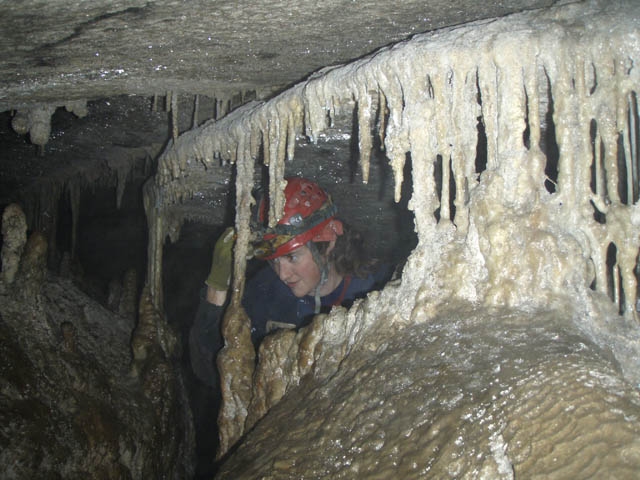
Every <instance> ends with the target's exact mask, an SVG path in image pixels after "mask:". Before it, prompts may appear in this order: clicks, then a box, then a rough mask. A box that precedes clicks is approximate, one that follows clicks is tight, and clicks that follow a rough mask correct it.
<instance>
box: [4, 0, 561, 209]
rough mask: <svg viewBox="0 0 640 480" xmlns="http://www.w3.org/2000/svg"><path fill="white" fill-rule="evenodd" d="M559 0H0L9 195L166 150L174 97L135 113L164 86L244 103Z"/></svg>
mask: <svg viewBox="0 0 640 480" xmlns="http://www.w3.org/2000/svg"><path fill="white" fill-rule="evenodd" d="M555 3H557V2H554V1H552V0H491V1H488V2H476V1H471V0H432V1H429V2H424V1H418V0H407V1H403V2H382V1H380V0H362V1H354V0H329V1H324V2H316V1H313V2H312V1H310V0H298V1H290V2H282V1H277V0H267V1H264V0H263V1H253V0H251V1H249V0H240V1H237V0H209V1H205V0H194V1H177V0H158V1H126V2H124V1H117V2H113V1H105V0H100V1H90V2H89V1H71V2H70V1H67V0H64V1H63V0H52V1H51V0H50V1H37V0H28V1H21V2H12V1H3V2H0V11H1V13H2V14H1V15H0V29H1V31H2V34H1V35H0V42H1V43H0V47H1V48H0V112H4V113H3V116H2V121H3V126H2V132H1V136H0V145H1V146H0V156H1V158H2V160H1V164H0V171H1V172H2V175H1V176H0V187H1V188H0V190H1V191H2V195H0V197H1V198H0V200H1V202H0V203H2V204H6V203H8V202H9V201H13V192H15V191H22V192H24V191H25V189H28V188H29V185H30V184H32V183H33V182H34V181H36V182H42V181H43V179H49V180H51V181H60V182H62V183H64V182H66V181H67V180H68V179H69V178H72V177H74V176H77V175H81V176H83V177H85V178H104V172H103V171H101V169H104V168H107V169H111V170H113V171H115V170H117V169H118V168H119V166H118V164H119V163H122V162H126V161H127V159H131V158H139V157H140V156H147V157H149V158H154V157H155V156H157V155H158V153H159V152H160V151H161V149H162V148H163V146H164V145H165V144H166V142H167V140H168V139H169V138H170V137H171V118H169V117H170V115H168V114H167V113H166V112H167V110H166V108H165V110H164V111H163V109H162V108H160V109H159V110H158V111H151V112H149V113H148V115H146V116H145V117H144V118H142V117H141V116H140V115H139V111H140V109H143V108H144V109H146V111H149V110H150V108H149V100H148V99H149V98H152V97H153V96H154V95H157V96H158V97H162V99H163V100H162V101H166V100H165V95H166V94H167V92H174V93H177V94H179V95H182V97H181V101H183V102H191V104H192V103H193V98H194V96H195V95H199V96H200V95H201V96H202V97H203V98H204V99H215V98H233V96H234V95H236V96H237V95H240V103H242V102H244V101H246V100H251V99H258V100H262V99H267V98H269V97H270V96H273V95H275V94H277V93H278V92H280V91H282V90H284V89H286V88H287V87H288V86H290V85H292V84H295V83H297V82H299V81H301V80H304V79H305V78H306V77H308V76H309V75H310V74H312V73H313V72H314V71H317V70H319V69H321V68H322V67H325V66H330V65H337V64H344V63H347V62H350V61H352V60H354V59H357V58H359V57H362V56H363V55H366V54H369V53H371V52H373V51H375V50H376V49H379V48H381V47H384V46H386V45H390V44H393V43H396V42H399V41H402V40H405V39H407V38H410V37H412V36H413V35H415V34H419V33H422V32H427V31H432V30H435V29H438V28H442V27H445V26H451V25H457V24H462V23H466V22H470V21H473V20H479V19H487V18H493V17H498V16H503V15H506V14H509V13H513V12H518V11H522V10H530V9H536V8H544V7H548V6H550V5H552V4H555ZM247 92H250V95H249V96H247ZM189 96H190V97H189ZM132 97H134V98H132ZM118 98H120V100H118ZM122 98H124V99H125V100H122ZM127 98H129V99H130V100H129V101H127V100H126V99H127ZM142 99H144V100H142ZM77 100H80V101H85V100H86V101H88V102H89V108H88V115H87V117H86V118H80V119H77V121H76V119H75V117H73V116H72V115H71V114H66V116H64V115H63V114H59V111H60V110H63V109H62V108H61V107H63V106H65V105H68V104H69V102H73V101H77ZM205 101H206V100H203V101H202V102H205ZM214 101H215V100H214ZM37 104H47V105H50V106H53V107H54V108H57V109H58V110H57V112H58V117H54V121H53V123H54V124H53V126H52V131H51V134H50V136H49V140H48V143H47V146H46V148H45V149H44V150H41V151H40V152H38V151H37V149H34V148H32V147H33V145H31V144H30V142H29V138H28V135H27V136H25V135H22V137H21V138H17V137H19V136H18V135H17V134H16V133H15V132H13V131H12V130H11V128H10V127H9V124H10V119H11V116H12V115H13V114H14V112H16V111H20V110H21V109H25V108H30V107H31V106H33V105H37ZM189 108H191V107H187V108H186V109H185V108H181V109H180V114H181V116H182V117H184V118H181V119H180V121H181V128H180V133H182V132H183V131H184V130H186V129H188V128H189V127H190V126H192V125H190V122H191V121H192V120H191V119H190V118H189V117H190V116H192V112H189ZM61 115H63V116H61ZM31 143H33V142H31ZM336 148H337V147H336ZM345 155H348V152H347V153H346V154H345ZM105 166H106V167H105ZM78 172H80V173H78ZM90 172H93V173H90ZM52 179H56V180H52ZM205 183H206V182H205ZM210 187H211V188H209V190H210V191H214V193H215V191H217V190H216V189H218V190H219V185H213V186H211V185H210ZM203 190H206V188H205V187H203Z"/></svg>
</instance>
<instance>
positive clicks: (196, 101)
mask: <svg viewBox="0 0 640 480" xmlns="http://www.w3.org/2000/svg"><path fill="white" fill-rule="evenodd" d="M199 108H200V95H198V94H195V95H194V96H193V116H192V119H191V128H196V127H197V126H198V123H199V122H198V110H199Z"/></svg>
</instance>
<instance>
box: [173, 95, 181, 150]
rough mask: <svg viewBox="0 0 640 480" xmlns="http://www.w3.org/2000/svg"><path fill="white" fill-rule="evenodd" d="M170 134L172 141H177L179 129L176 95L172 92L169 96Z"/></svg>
mask: <svg viewBox="0 0 640 480" xmlns="http://www.w3.org/2000/svg"><path fill="white" fill-rule="evenodd" d="M171 132H172V137H173V141H174V142H175V141H176V140H177V139H178V135H179V134H180V129H179V125H178V93H177V92H172V94H171Z"/></svg>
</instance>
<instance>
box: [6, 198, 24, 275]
mask: <svg viewBox="0 0 640 480" xmlns="http://www.w3.org/2000/svg"><path fill="white" fill-rule="evenodd" d="M26 243H27V218H26V216H25V214H24V212H23V211H22V208H21V207H20V205H18V204H17V203H12V204H10V205H8V206H7V207H6V208H5V209H4V211H3V212H2V281H3V282H4V283H5V284H6V285H10V284H12V283H13V280H14V279H15V276H16V273H17V272H18V268H19V267H20V258H21V257H22V252H23V251H24V246H25V244H26Z"/></svg>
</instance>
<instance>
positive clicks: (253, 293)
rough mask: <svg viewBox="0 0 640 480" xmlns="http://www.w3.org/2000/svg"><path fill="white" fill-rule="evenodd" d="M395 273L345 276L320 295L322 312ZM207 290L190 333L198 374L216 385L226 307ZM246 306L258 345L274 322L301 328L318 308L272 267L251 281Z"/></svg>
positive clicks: (383, 269) (380, 284)
mask: <svg viewBox="0 0 640 480" xmlns="http://www.w3.org/2000/svg"><path fill="white" fill-rule="evenodd" d="M392 273H393V270H392V268H391V267H390V266H388V265H380V266H379V267H378V269H377V270H376V271H375V272H374V273H373V274H370V275H369V276H367V277H365V278H358V277H345V279H343V280H342V282H341V283H340V285H338V287H337V288H336V289H335V290H334V291H333V292H331V293H330V294H329V295H327V296H324V297H321V298H320V303H321V312H328V311H329V310H331V307H333V306H334V305H342V306H344V307H347V308H348V307H350V306H351V304H352V303H353V301H354V300H355V299H357V298H363V297H364V296H366V294H367V293H369V292H370V291H372V290H377V289H380V288H382V287H383V286H384V284H385V283H386V282H387V281H388V280H389V279H390V278H391V274H392ZM205 292H206V288H203V290H202V292H201V293H200V304H199V306H198V311H197V312H196V318H195V320H194V323H193V326H192V327H191V331H190V332H189V353H190V357H191V367H192V369H193V371H194V373H195V374H196V376H197V377H198V378H199V379H200V380H202V382H204V383H205V384H207V385H210V386H213V387H216V386H217V385H218V372H217V369H216V366H215V358H216V355H217V354H218V351H219V350H220V349H221V348H222V346H223V345H224V340H223V338H222V332H221V329H220V327H221V325H220V320H221V319H222V313H223V311H224V307H219V306H216V305H212V304H210V303H208V302H207V301H206V300H205ZM242 305H243V306H244V308H245V310H246V312H247V314H248V315H249V318H250V319H251V339H252V341H253V343H254V345H256V347H257V346H258V345H259V344H260V342H261V341H262V339H263V338H264V337H265V335H267V333H269V332H270V331H272V330H273V329H271V328H268V327H270V325H269V323H270V322H279V323H281V324H288V325H289V326H293V327H295V328H300V327H303V326H305V325H307V324H308V323H309V322H310V321H311V319H312V318H313V315H314V311H315V299H314V297H312V296H305V297H302V298H297V297H296V296H295V295H293V293H292V292H291V289H289V287H287V286H286V285H285V284H284V283H282V281H280V279H279V278H278V276H277V275H276V273H275V272H274V271H273V269H272V268H271V267H269V266H266V267H264V268H262V269H261V270H260V271H258V272H257V273H256V275H255V276H253V277H252V278H251V280H250V281H249V282H247V285H246V288H245V293H244V297H243V300H242Z"/></svg>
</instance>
